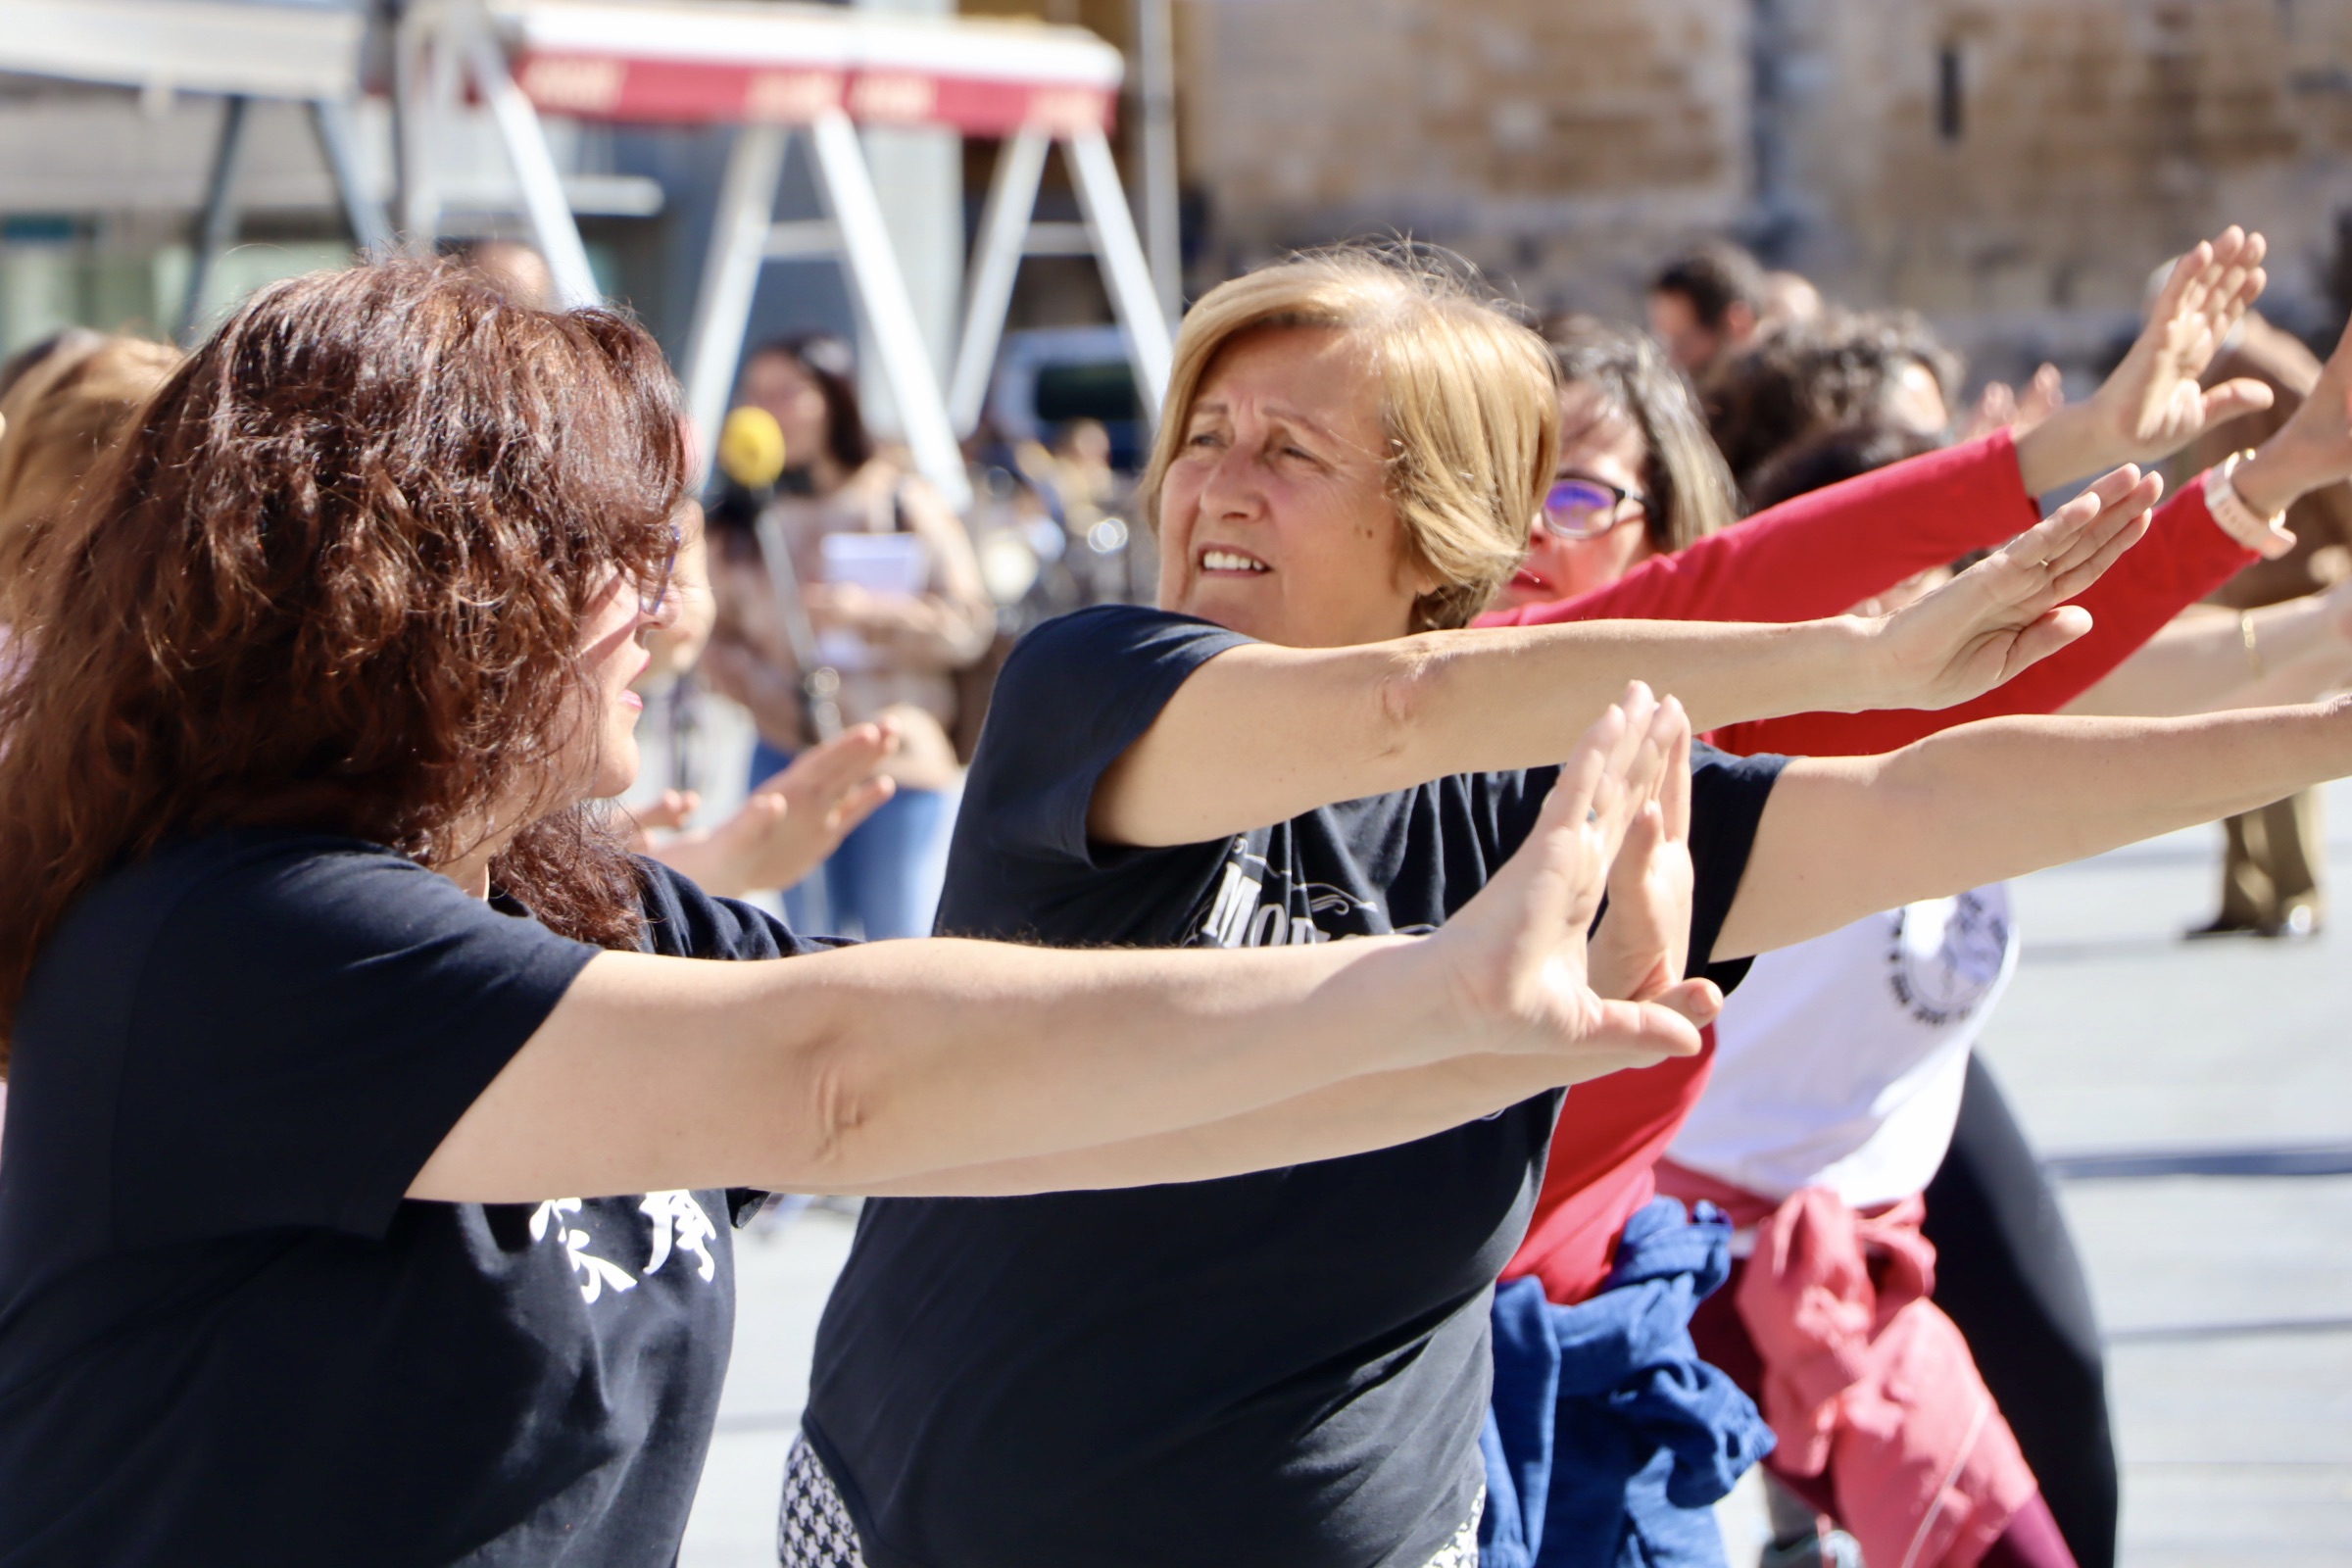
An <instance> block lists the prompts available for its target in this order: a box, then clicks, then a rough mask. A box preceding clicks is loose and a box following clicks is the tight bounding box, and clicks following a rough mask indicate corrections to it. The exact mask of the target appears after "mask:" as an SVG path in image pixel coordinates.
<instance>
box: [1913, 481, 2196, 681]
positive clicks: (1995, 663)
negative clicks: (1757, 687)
mask: <svg viewBox="0 0 2352 1568" xmlns="http://www.w3.org/2000/svg"><path fill="white" fill-rule="evenodd" d="M2163 489H2164V484H2163V481H2162V480H2161V479H2159V478H2158V477H2157V476H2156V475H2154V474H2146V475H2142V474H2141V473H2140V471H2139V470H2138V469H2137V468H2134V467H2132V466H2131V465H2130V464H2126V465H2125V466H2123V467H2121V468H2118V469H2116V470H2115V471H2114V472H2113V473H2110V474H2107V475H2105V476H2104V477H2102V478H2101V479H2099V480H2098V481H2097V482H2096V483H2095V484H2093V485H2092V486H2091V487H2090V488H2089V489H2087V490H2085V491H2083V492H2082V494H2081V495H2079V496H2077V497H2076V498H2075V499H2074V500H2072V501H2070V502H2068V503H2067V504H2066V505H2065V506H2063V507H2060V508H2059V509H2058V510H2057V511H2056V512H2054V513H2052V514H2050V515H2049V516H2048V517H2047V518H2045V519H2044V520H2043V521H2042V522H2041V523H2040V524H2038V525H2037V526H2035V527H2034V528H2031V529H2029V530H2027V531H2026V532H2025V533H2023V534H2020V535H2019V536H2018V537H2017V538H2016V539H2014V540H2012V541H2010V543H2009V544H2008V545H2007V546H2006V547H2005V548H2003V549H2001V550H1999V551H1996V552H1995V553H1993V554H1992V555H1991V556H1988V557H1986V558H1985V560H1983V561H1981V562H1979V563H1978V564H1976V565H1974V566H1971V567H1970V568H1969V569H1968V570H1966V571H1964V572H1962V573H1960V574H1959V575H1958V576H1957V577H1954V578H1953V579H1952V580H1951V581H1950V582H1947V583H1945V584H1944V585H1943V586H1942V587H1940V588H1937V589H1936V590H1935V591H1934V592H1933V593H1930V594H1927V595H1925V596H1924V597H1922V598H1920V599H1919V600H1917V601H1915V602H1914V603H1912V604H1910V605H1908V606H1906V607H1904V608H1903V609H1901V610H1898V611H1896V612H1895V613H1892V614H1890V615H1885V616H1881V617H1879V618H1878V619H1877V620H1876V622H1875V623H1874V624H1873V627H1872V630H1871V646H1872V649H1873V654H1872V657H1873V659H1874V660H1875V661H1877V662H1878V663H1879V666H1880V674H1881V680H1880V681H1879V682H1878V683H1877V684H1878V689H1879V690H1880V692H1881V693H1882V700H1881V701H1880V703H1879V705H1878V706H1880V707H1884V708H1949V707H1951V706H1952V705H1954V704H1955V703H1964V702H1967V701H1968V700H1969V699H1970V698H1972V697H1978V696H1981V695H1983V694H1984V693H1985V692H1988V691H1990V690H1992V689H1993V688H1994V687H1995V686H1998V685H2000V684H2001V683H2002V682H2004V681H2006V680H2008V679H2010V678H2011V677H2012V676H2014V675H2016V674H2017V673H2018V672H2019V671H2020V670H2023V669H2024V668H2025V667H2026V666H2027V665H2029V664H2032V663H2034V662H2037V661H2039V660H2042V659H2046V658H2048V657H2049V656H2050V655H2051V654H2054V653H2056V652H2057V651H2058V650H2059V649H2061V648H2064V647H2065V646H2066V645H2067V644H2068V643H2071V642H2073V641H2074V640H2075V639H2076V638H2078V637H2080V636H2082V634H2083V633H2084V632H2086V631H2088V630H2090V613H2089V612H2087V611H2085V610H2082V609H2081V608H2080V607H2078V606H2074V605H2069V604H2068V603H2067V601H2068V600H2070V599H2072V598H2074V597H2075V596H2076V595H2077V594H2080V593H2081V592H2082V590H2083V589H2085V588H2088V587H2089V586H2090V585H2091V584H2092V583H2094V582H2096V581H2098V580H2099V576H2100V574H2101V573H2103V572H2104V571H2106V569H2107V568H2108V567H2109V566H2111V565H2113V564H2115V562H2116V559H2117V558H2118V557H2120V556H2122V555H2123V553H2124V552H2125V551H2126V550H2129V549H2130V548H2131V546H2132V545H2134V544H2136V543H2138V542H2139V539H2140V536H2141V535H2143V534H2145V533H2146V532H2147V531H2148V509H2149V508H2150V507H2152V506H2154V505H2155V504H2156V498H2157V496H2159V495H2160V494H2162V493H2163Z"/></svg>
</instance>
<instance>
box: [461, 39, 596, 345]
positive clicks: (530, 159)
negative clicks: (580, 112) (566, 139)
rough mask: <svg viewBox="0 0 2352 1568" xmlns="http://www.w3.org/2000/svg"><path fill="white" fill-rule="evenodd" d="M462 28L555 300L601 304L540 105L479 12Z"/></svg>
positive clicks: (567, 304) (568, 305)
mask: <svg viewBox="0 0 2352 1568" xmlns="http://www.w3.org/2000/svg"><path fill="white" fill-rule="evenodd" d="M459 25H460V26H462V27H464V28H465V31H466V41H465V48H466V63H467V64H468V65H469V66H470V67H471V68H472V73H473V85H474V90H475V91H476V92H478V93H480V94H481V95H482V100H483V102H485V103H487V104H488V105H489V106H490V118H491V121H492V122H493V123H495V124H496V125H497V126H498V139H499V142H500V144H501V145H503V146H504V147H505V148H506V153H507V162H508V164H509V165H510V166H512V167H513V169H514V171H515V184H517V185H519V186H520V187H521V188H522V208H523V212H524V213H525V214H526V215H528V217H529V218H530V221H531V237H532V238H533V239H534V240H535V241H537V242H538V245H539V254H540V255H542V256H544V257H546V258H547V269H548V270H549V271H550V272H552V273H553V274H554V275H555V280H556V304H557V305H558V307H559V308H561V309H564V310H570V309H574V308H576V307H578V306H582V305H596V304H601V303H602V302H603V300H604V295H603V293H602V292H601V291H599V290H598V288H597V286H596V273H595V272H594V271H592V270H590V269H589V266H588V247H587V246H585V245H583V244H582V243H581V242H580V226H579V224H578V223H577V222H575V221H573V219H572V216H571V203H570V202H569V201H568V200H566V199H565V197H564V178H563V176H562V175H561V174H559V173H557V172H556V159H555V155H554V154H553V153H551V152H549V151H548V147H547V131H546V129H545V127H543V126H542V125H541V124H540V123H539V111H538V110H536V109H534V108H532V107H531V101H530V100H529V99H528V98H525V97H524V96H523V95H522V89H521V88H520V87H518V86H516V85H515V77H514V74H513V73H510V72H509V71H508V70H507V57H506V56H505V55H504V54H502V53H500V51H499V47H498V42H497V40H496V39H495V38H493V37H492V36H491V34H490V28H489V25H488V24H487V22H486V21H484V20H482V19H481V18H480V16H479V14H478V13H477V14H476V15H475V16H474V17H473V18H470V19H467V21H466V22H461V23H460V24H459Z"/></svg>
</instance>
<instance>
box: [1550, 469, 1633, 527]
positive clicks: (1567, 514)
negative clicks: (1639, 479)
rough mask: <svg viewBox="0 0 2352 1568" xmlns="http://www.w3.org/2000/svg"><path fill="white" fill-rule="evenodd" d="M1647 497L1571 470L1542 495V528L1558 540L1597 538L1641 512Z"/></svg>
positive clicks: (1629, 520)
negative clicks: (1570, 472)
mask: <svg viewBox="0 0 2352 1568" xmlns="http://www.w3.org/2000/svg"><path fill="white" fill-rule="evenodd" d="M1648 509H1649V498H1648V497H1647V496H1645V495H1643V494H1642V492H1641V491H1639V490H1627V489H1624V488H1622V487H1621V486H1618V485H1613V484H1610V483H1608V482H1607V481H1606V480H1602V479H1595V478H1593V477H1592V476H1591V475H1590V474H1583V473H1572V474H1569V475H1567V476H1565V477H1564V478H1560V479H1556V480H1554V481H1553V482H1552V486H1551V488H1550V489H1549V490H1547V491H1545V492H1544V531H1545V532H1547V533H1549V534H1551V535H1552V537H1554V538H1557V539H1597V538H1599V537H1600V536H1601V535H1602V534H1605V533H1607V532H1609V531H1610V530H1611V529H1612V528H1615V527H1617V526H1618V525H1619V524H1621V523H1627V522H1631V521H1633V520H1634V518H1636V517H1638V516H1641V515H1643V514H1644V513H1645V512H1647V511H1648Z"/></svg>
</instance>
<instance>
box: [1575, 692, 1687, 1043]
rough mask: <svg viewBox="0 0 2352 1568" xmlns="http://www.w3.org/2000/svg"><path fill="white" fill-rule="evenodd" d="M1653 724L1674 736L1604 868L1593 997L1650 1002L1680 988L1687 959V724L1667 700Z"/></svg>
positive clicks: (1590, 965) (1592, 959)
mask: <svg viewBox="0 0 2352 1568" xmlns="http://www.w3.org/2000/svg"><path fill="white" fill-rule="evenodd" d="M1658 722H1660V723H1662V724H1665V725H1667V726H1669V727H1670V728H1671V729H1672V730H1673V732H1674V742H1673V746H1672V748H1671V750H1669V751H1668V753H1667V755H1666V765H1665V768H1664V769H1663V771H1662V772H1661V774H1660V775H1659V780H1658V788H1657V793H1656V794H1655V796H1654V797H1653V798H1652V799H1650V800H1649V801H1648V802H1646V803H1645V804H1643V805H1642V808H1641V809H1639V810H1637V811H1636V812H1635V813H1634V816H1633V820H1632V822H1631V823H1630V824H1629V825H1628V826H1627V828H1626V834H1625V842H1624V844H1622V845H1621V846H1619V848H1618V851H1617V858H1616V859H1615V860H1614V861H1613V862H1611V864H1610V867H1609V879H1608V892H1609V897H1608V903H1607V904H1606V905H1605V906H1604V907H1602V910H1601V916H1600V928H1599V929H1598V930H1597V931H1595V932H1594V933H1593V941H1592V945H1591V951H1590V953H1589V954H1588V956H1587V959H1586V966H1587V974H1588V976H1589V978H1590V980H1591V982H1592V986H1593V991H1594V993H1595V994H1597V995H1599V996H1602V997H1607V998H1612V999H1615V1000H1618V1001H1624V1002H1655V1001H1656V1000H1658V999H1659V998H1660V997H1662V996H1664V995H1666V993H1667V992H1669V991H1671V990H1673V989H1674V988H1675V987H1676V986H1677V985H1679V984H1680V983H1681V982H1682V978H1683V966H1684V963H1685V962H1686V960H1688V958H1689V957H1690V954H1691V892H1692V887H1693V883H1694V880H1695V878H1694V873H1693V871H1692V868H1691V723H1690V720H1689V719H1688V718H1687V717H1686V716H1685V715H1684V713H1683V705H1682V704H1681V703H1679V702H1677V701H1676V700H1675V699H1673V698H1671V697H1669V698H1667V699H1666V700H1665V701H1664V702H1662V703H1660V704H1659V705H1658Z"/></svg>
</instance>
